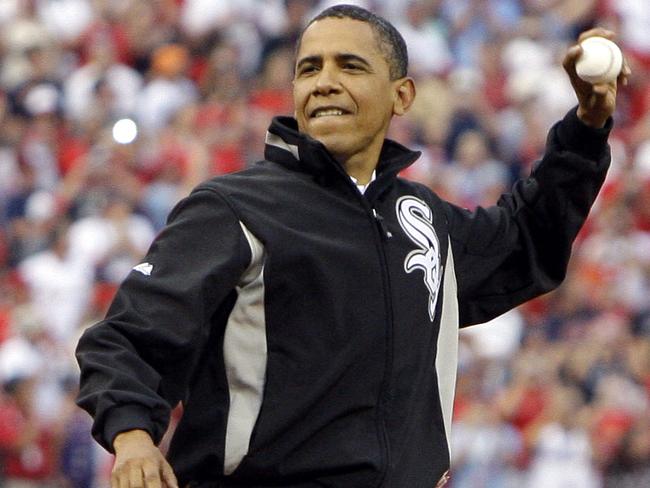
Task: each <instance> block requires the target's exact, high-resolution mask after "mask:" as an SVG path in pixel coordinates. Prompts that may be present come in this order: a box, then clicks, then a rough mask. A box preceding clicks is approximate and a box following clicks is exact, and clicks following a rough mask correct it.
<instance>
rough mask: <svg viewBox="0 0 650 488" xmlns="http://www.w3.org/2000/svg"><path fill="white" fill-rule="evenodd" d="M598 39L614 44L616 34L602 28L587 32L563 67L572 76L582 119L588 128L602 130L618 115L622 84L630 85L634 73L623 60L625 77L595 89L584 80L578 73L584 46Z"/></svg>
mask: <svg viewBox="0 0 650 488" xmlns="http://www.w3.org/2000/svg"><path fill="white" fill-rule="evenodd" d="M594 36H599V37H605V38H606V39H609V40H610V41H613V40H614V38H615V34H614V33H613V32H612V31H609V30H606V29H603V28H601V27H597V28H595V29H590V30H587V31H585V32H583V33H582V34H580V37H579V38H578V43H577V44H575V45H574V46H571V48H569V50H568V51H567V53H566V55H565V56H564V62H563V63H562V65H563V66H564V69H565V71H566V72H567V73H568V75H569V79H570V80H571V84H572V85H573V89H574V90H575V92H576V95H577V97H578V118H580V120H582V122H584V123H585V124H586V125H588V126H590V127H594V128H597V129H599V128H601V127H603V126H604V125H605V123H606V122H607V119H608V118H609V117H610V116H611V115H612V114H613V113H614V109H615V108H616V91H617V87H618V84H619V83H620V84H622V85H626V84H627V80H628V77H629V76H630V74H631V71H630V67H629V66H628V64H627V61H626V60H625V58H623V67H622V69H621V73H620V74H619V75H618V78H617V79H615V80H614V81H612V82H610V83H599V84H595V85H592V84H591V83H588V82H586V81H584V80H582V79H581V78H580V77H579V76H578V74H577V73H576V61H577V60H578V58H579V57H580V54H581V53H582V48H581V47H580V43H581V42H582V41H584V40H585V39H587V38H588V37H594Z"/></svg>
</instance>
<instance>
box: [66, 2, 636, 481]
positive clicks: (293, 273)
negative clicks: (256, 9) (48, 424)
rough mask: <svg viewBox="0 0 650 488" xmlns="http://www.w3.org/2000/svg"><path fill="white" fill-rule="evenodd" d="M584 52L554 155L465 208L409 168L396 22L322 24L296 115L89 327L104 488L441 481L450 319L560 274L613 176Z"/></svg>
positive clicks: (526, 292) (204, 198)
mask: <svg viewBox="0 0 650 488" xmlns="http://www.w3.org/2000/svg"><path fill="white" fill-rule="evenodd" d="M599 32H600V33H601V34H605V35H610V34H609V33H606V32H601V31H591V32H588V33H586V34H584V35H585V36H587V35H593V34H595V33H599ZM579 52H580V49H579V48H578V47H574V48H572V49H571V50H569V51H568V54H567V56H566V59H565V67H566V69H567V71H568V73H569V76H570V78H571V81H572V82H573V85H574V87H575V90H576V93H577V95H578V99H579V106H578V108H577V110H573V111H571V112H570V113H569V114H568V115H567V116H566V117H565V119H564V120H563V121H562V122H560V123H559V124H557V125H556V126H555V127H553V129H552V130H551V133H550V135H549V142H548V148H547V153H546V155H545V157H544V159H543V161H542V162H541V163H540V164H539V165H538V166H537V167H536V169H535V170H534V171H533V174H532V176H531V177H530V178H529V179H527V180H525V181H520V182H518V183H517V184H516V185H515V187H514V189H513V192H512V194H509V195H505V196H503V197H502V198H501V200H500V202H499V205H498V206H495V207H493V208H489V209H479V210H477V211H476V212H474V213H471V212H469V211H466V210H463V209H460V208H457V207H455V206H453V205H450V204H449V203H446V202H444V201H442V200H440V199H439V198H438V197H437V196H436V195H434V194H433V193H432V192H431V191H430V190H428V189H427V188H426V187H424V186H423V185H419V184H415V183H412V182H408V181H405V180H402V179H400V178H398V177H397V176H396V175H397V173H398V172H399V171H400V170H402V169H403V168H405V167H406V166H408V165H409V164H411V163H412V162H413V161H414V160H415V159H416V158H417V157H418V155H419V154H418V153H414V152H411V151H409V150H408V149H406V148H404V147H402V146H400V145H399V144H396V143H394V142H391V141H389V140H386V139H385V136H386V132H387V130H388V126H389V123H390V120H391V117H392V116H393V115H402V114H404V113H405V112H406V111H407V110H408V109H409V107H410V106H411V104H412V102H413V99H414V96H415V87H414V83H413V80H412V79H411V78H409V77H408V76H407V71H406V65H407V56H406V48H405V45H404V42H403V40H402V39H401V37H400V36H399V34H398V33H397V31H395V29H394V28H393V27H392V26H391V25H390V24H388V23H387V22H386V21H384V20H383V19H380V18H378V17H375V16H374V15H372V14H370V13H369V12H367V11H365V10H363V9H360V8H357V7H349V6H338V7H333V8H331V9H328V10H326V11H324V12H323V13H321V14H320V15H319V16H317V17H316V18H315V19H314V20H313V21H312V22H311V23H310V24H309V25H308V26H307V28H306V29H305V31H304V33H303V35H302V38H301V40H300V42H299V46H298V50H297V60H296V68H295V79H294V102H295V120H294V119H292V118H289V117H278V118H275V119H274V120H273V122H272V124H271V126H270V128H269V131H268V134H267V139H266V150H265V161H263V162H261V163H260V164H258V165H256V166H254V167H253V168H250V169H248V170H246V171H244V172H242V173H238V174H233V175H228V176H222V177H218V178H214V179H212V180H210V181H208V182H206V183H204V184H202V185H200V186H199V187H198V188H197V189H196V190H195V191H194V192H193V193H192V194H191V195H190V196H189V197H188V198H186V199H185V200H183V201H182V202H181V203H180V204H179V205H178V206H177V207H176V208H175V210H174V211H173V212H172V213H171V215H170V218H169V222H168V226H167V227H166V229H165V230H164V231H163V232H162V233H161V234H160V236H159V237H158V238H157V239H156V241H155V242H154V244H153V245H152V247H151V249H150V251H149V253H148V254H147V256H146V257H145V259H144V261H143V263H142V264H140V265H138V266H136V267H135V268H134V270H133V271H132V272H131V274H130V275H129V277H128V278H127V279H126V281H125V282H124V283H123V285H122V286H121V288H120V290H119V292H118V294H117V296H116V298H115V301H114V303H113V305H112V307H111V309H110V310H109V313H108V315H107V318H106V319H105V320H104V321H103V322H101V323H99V324H97V325H96V326H94V327H93V328H91V329H89V330H88V331H87V332H86V333H85V335H84V337H83V338H82V339H81V341H80V344H79V347H78V358H79V361H80V364H81V369H82V376H81V392H80V396H79V400H78V401H79V404H80V405H81V406H83V407H84V408H86V409H87V410H89V411H90V412H91V413H92V414H93V416H94V417H95V423H94V435H95V437H96V439H97V440H98V441H99V442H100V443H102V445H104V446H105V447H106V448H107V449H109V450H114V452H115V454H116V463H115V468H114V471H113V475H112V487H113V488H126V487H142V486H146V487H147V488H151V487H156V488H157V487H160V486H164V485H167V486H170V487H175V486H177V482H176V478H175V476H177V477H178V481H179V484H180V485H181V486H193V487H217V486H218V487H235V486H242V487H271V486H275V487H277V486H283V487H294V488H298V487H300V488H307V487H316V486H333V487H362V486H368V487H369V486H384V487H391V488H399V487H405V488H406V487H408V488H417V487H427V488H429V487H433V486H435V485H436V484H437V483H439V484H440V485H442V484H444V482H445V480H446V472H447V470H448V468H449V443H448V437H449V429H450V422H451V409H452V401H453V389H454V382H455V375H456V372H455V369H456V350H457V334H458V327H459V326H466V325H470V324H474V323H479V322H485V321H487V320H489V319H491V318H493V317H495V316H497V315H499V314H501V313H503V312H505V311H506V310H508V309H510V308H512V307H514V306H516V305H518V304H520V303H522V302H524V301H526V300H528V299H530V298H532V297H534V296H536V295H539V294H541V293H544V292H546V291H548V290H550V289H552V288H554V287H555V286H557V285H558V284H559V283H560V281H561V280H562V278H563V277H564V274H565V270H566V265H567V261H568V258H569V252H570V247H571V242H572V240H573V238H574V237H575V235H576V233H577V232H578V230H579V228H580V227H581V225H582V223H583V221H584V219H585V217H586V215H587V213H588V210H589V207H590V205H591V203H592V202H593V200H594V198H595V197H596V194H597V192H598V189H599V188H600V186H601V184H602V182H603V179H604V177H605V172H606V169H607V166H608V164H609V151H608V147H607V143H606V140H607V135H608V133H609V130H610V127H611V120H610V115H611V114H612V112H613V110H614V106H615V96H616V83H612V84H610V85H603V86H595V87H592V86H591V85H588V84H586V83H583V82H581V81H580V80H579V79H578V78H577V77H576V75H575V70H574V64H575V60H576V57H577V56H578V55H579ZM625 71H626V73H627V68H626V69H625ZM625 76H626V74H625V73H624V74H622V75H621V80H623V79H624V78H625ZM179 401H180V402H182V404H183V408H184V415H183V418H182V420H181V421H180V424H179V426H178V428H177V430H176V432H175V434H174V438H173V440H172V442H171V447H170V451H169V453H168V459H169V464H168V462H167V461H166V460H165V459H163V456H162V454H161V453H160V451H159V450H158V449H157V448H156V443H157V442H159V441H160V438H161V437H162V435H163V433H164V431H165V429H166V427H167V422H168V418H169V413H170V409H171V407H173V406H175V405H176V404H177V403H178V402H179ZM172 467H173V469H172Z"/></svg>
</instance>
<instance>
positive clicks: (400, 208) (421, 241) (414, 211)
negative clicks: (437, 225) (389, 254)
mask: <svg viewBox="0 0 650 488" xmlns="http://www.w3.org/2000/svg"><path fill="white" fill-rule="evenodd" d="M395 211H396V212H397V220H398V222H399V225H400V226H401V227H402V230H403V231H404V233H405V234H406V235H407V236H408V237H409V239H411V241H413V243H414V244H415V245H417V246H418V248H417V249H414V250H413V251H411V252H410V253H408V255H407V256H406V258H405V259H404V271H406V272H407V273H410V272H412V271H413V270H415V269H420V270H422V271H423V272H424V277H423V279H424V284H425V286H426V287H427V290H428V291H429V306H428V309H429V310H428V311H429V319H430V320H431V322H433V319H434V317H435V313H436V303H437V301H438V290H439V288H440V279H441V275H442V265H441V264H440V262H441V259H440V242H439V241H438V236H437V235H436V231H435V230H434V228H433V212H432V211H431V208H430V207H429V206H428V205H427V204H426V203H425V202H423V201H422V200H420V199H419V198H415V197H412V196H406V197H401V198H400V199H399V200H397V203H396V204H395Z"/></svg>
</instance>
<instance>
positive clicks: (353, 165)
mask: <svg viewBox="0 0 650 488" xmlns="http://www.w3.org/2000/svg"><path fill="white" fill-rule="evenodd" d="M378 161H379V155H377V156H375V157H368V155H367V154H364V155H355V156H353V157H351V158H350V159H348V160H347V161H341V164H342V165H343V168H345V172H346V173H347V174H348V175H349V176H351V177H352V178H354V179H355V180H356V181H357V183H358V184H359V185H367V184H368V183H369V182H370V180H371V178H372V174H373V172H374V171H375V169H376V168H377V163H378Z"/></svg>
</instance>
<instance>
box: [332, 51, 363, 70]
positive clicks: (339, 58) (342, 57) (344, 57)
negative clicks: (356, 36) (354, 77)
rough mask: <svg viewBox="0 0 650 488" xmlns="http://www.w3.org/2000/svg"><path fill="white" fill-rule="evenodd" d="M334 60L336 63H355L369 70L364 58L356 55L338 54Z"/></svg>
mask: <svg viewBox="0 0 650 488" xmlns="http://www.w3.org/2000/svg"><path fill="white" fill-rule="evenodd" d="M336 59H337V61H338V62H343V63H345V62H347V61H356V62H358V63H361V64H363V65H364V66H367V67H368V68H370V63H369V62H368V61H366V60H365V58H362V57H361V56H359V55H357V54H352V53H340V54H337V55H336Z"/></svg>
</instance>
